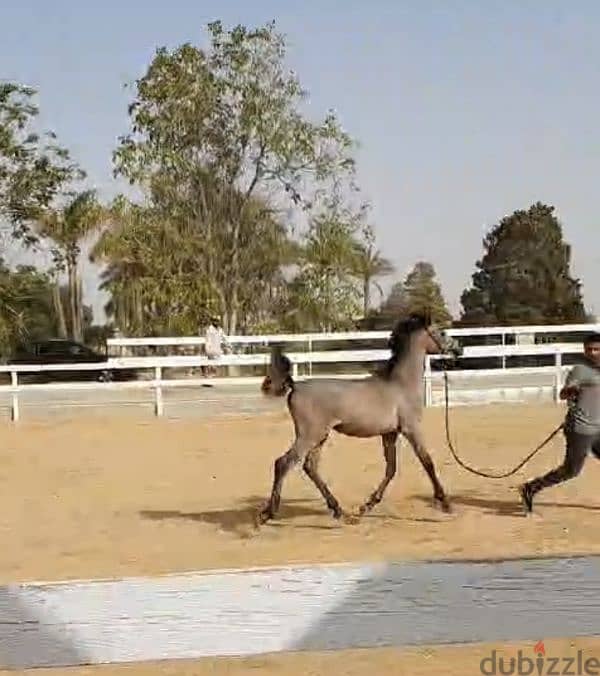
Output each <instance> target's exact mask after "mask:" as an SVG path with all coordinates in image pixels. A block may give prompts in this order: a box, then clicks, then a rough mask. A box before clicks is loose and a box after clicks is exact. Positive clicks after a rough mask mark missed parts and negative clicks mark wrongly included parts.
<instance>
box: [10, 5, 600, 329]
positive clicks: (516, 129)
mask: <svg viewBox="0 0 600 676" xmlns="http://www.w3.org/2000/svg"><path fill="white" fill-rule="evenodd" d="M2 19H3V24H4V30H3V32H2V41H0V64H1V68H0V78H1V79H8V80H17V81H19V82H21V83H23V84H27V85H30V86H33V87H35V88H36V89H37V90H38V91H39V104H40V107H41V111H42V114H41V116H40V121H41V123H43V125H44V126H45V127H48V128H51V129H53V130H54V131H56V133H57V134H58V137H59V139H60V141H61V143H62V144H63V145H66V146H67V147H68V148H69V149H70V150H71V152H72V154H73V155H74V157H75V158H76V159H77V160H78V162H79V163H80V164H81V165H82V166H83V167H84V168H85V169H86V171H87V172H88V174H89V181H90V184H91V185H92V186H93V187H95V188H97V190H98V191H99V194H100V196H101V197H103V198H105V199H109V198H110V197H112V196H113V195H114V194H116V193H117V192H119V191H120V190H122V189H123V186H122V185H119V183H118V182H117V181H115V179H113V177H112V165H111V162H112V160H111V155H112V151H113V150H114V148H115V146H116V145H117V140H118V137H119V135H122V134H126V133H127V132H128V130H129V119H128V116H127V105H128V103H129V101H130V100H131V97H132V95H133V92H132V91H131V90H129V91H128V90H126V89H125V88H124V85H126V84H127V83H132V82H133V81H134V80H135V79H136V78H138V77H140V76H142V75H143V73H144V72H145V69H146V68H147V66H148V64H149V63H150V61H151V59H152V57H153V54H154V52H155V50H156V48H157V47H159V46H166V47H168V48H173V47H176V46H177V45H179V44H181V43H183V42H187V41H191V42H193V43H195V44H199V45H201V46H204V45H206V32H205V27H206V24H207V23H208V22H210V21H213V20H215V19H221V20H222V21H223V23H224V24H225V26H226V27H231V26H233V25H236V24H238V23H242V24H245V25H248V26H257V25H260V24H263V23H264V22H266V21H270V20H272V19H273V20H275V21H276V25H277V29H278V30H279V31H281V32H283V33H284V34H285V35H286V39H287V44H288V55H287V59H288V64H289V66H290V67H291V68H293V69H294V70H295V71H296V72H297V73H298V75H299V77H300V79H301V82H302V84H303V85H304V87H305V88H306V89H307V90H308V91H309V94H310V106H309V107H308V111H309V113H310V115H311V116H312V115H314V116H315V118H319V117H322V116H323V115H324V114H325V112H326V111H327V110H328V109H329V108H334V109H335V110H336V111H337V113H338V115H339V117H340V120H341V123H342V125H343V127H344V128H345V130H346V131H348V132H349V133H350V134H351V135H352V136H353V137H354V138H355V139H356V140H357V141H358V143H359V150H358V152H357V161H358V180H359V183H360V185H361V188H362V191H363V195H364V197H365V199H368V200H369V201H370V202H371V203H372V205H373V210H372V221H373V223H374V225H375V228H376V232H377V239H378V245H379V247H380V249H381V250H382V252H383V253H384V255H386V256H387V257H388V258H390V259H391V260H392V261H393V262H394V263H395V265H396V267H397V273H396V277H395V278H394V277H393V278H390V279H388V280H387V282H386V287H387V288H389V285H390V284H391V283H392V282H393V281H395V280H396V279H401V278H403V277H404V276H405V275H406V273H407V272H408V271H409V269H410V268H411V267H412V266H413V265H414V263H415V262H416V261H418V260H423V259H424V260H429V261H431V262H432V263H433V265H434V266H435V268H436V270H437V273H438V277H439V280H440V283H441V284H442V288H443V291H444V295H445V297H446V300H447V302H448V304H449V307H450V309H451V310H452V312H453V313H458V312H459V310H460V303H459V300H460V294H461V292H462V290H463V289H464V288H465V286H467V285H468V284H469V283H470V278H471V274H472V273H473V271H474V266H475V261H476V260H477V259H478V258H480V256H481V255H482V239H483V237H484V235H485V233H486V231H487V230H489V228H490V227H492V226H493V225H494V224H495V223H497V222H498V221H499V220H500V219H501V218H503V217H504V216H506V215H508V214H510V213H512V212H513V211H514V210H515V209H527V208H528V207H529V206H530V205H531V204H532V203H533V202H536V201H538V200H540V201H542V202H545V203H548V204H552V205H554V206H555V207H556V213H557V215H558V217H559V219H560V220H561V222H562V224H563V228H564V236H565V239H566V241H567V242H568V243H570V244H571V245H572V274H573V275H574V276H576V277H579V278H580V279H581V280H582V282H583V293H584V300H585V303H586V306H587V308H588V310H590V311H592V312H593V313H595V314H600V226H599V220H600V219H599V216H600V185H599V184H598V180H599V178H600V129H599V125H600V86H598V85H599V80H600V40H598V37H597V29H598V26H600V3H597V2H595V1H594V0H590V1H589V2H588V1H585V0H572V1H571V2H569V3H566V2H563V1H562V0H561V1H558V0H546V1H545V2H543V3H542V2H539V1H537V0H519V1H518V2H516V1H513V0H503V1H502V2H500V0H497V1H494V0H487V1H486V2H479V1H478V0H472V1H469V2H468V1H461V0H455V1H451V0H447V1H441V0H440V1H438V2H435V1H433V0H414V1H413V2H403V1H402V0H371V2H364V0H343V1H342V0H337V2H334V1H333V0H329V1H327V0H321V2H316V1H314V0H305V1H304V2H301V3H300V2H299V3H289V2H288V3H284V2H282V1H281V0H279V2H275V1H271V0H253V2H243V1H242V0H238V1H233V0H230V1H227V0H220V1H215V0H202V2H199V1H198V0H170V2H168V3H153V2H141V0H138V1H137V2H133V1H129V2H128V1H127V0H121V1H120V2H116V1H115V0H104V1H103V2H101V3H97V2H93V3H92V2H80V1H79V2H75V1H73V0H52V2H48V3H46V2H43V0H38V1H35V0H20V2H18V3H17V2H16V1H15V0H12V1H11V0H7V2H6V3H4V6H3V7H2ZM97 283H98V280H97V270H96V269H95V268H89V269H87V270H86V274H85V283H84V294H85V296H86V302H89V303H92V305H93V307H94V313H95V319H96V320H98V319H101V318H102V316H103V312H102V305H103V303H104V302H105V300H106V299H105V298H103V297H102V296H100V295H99V294H98V292H97V290H96V288H97Z"/></svg>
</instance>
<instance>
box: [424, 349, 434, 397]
mask: <svg viewBox="0 0 600 676" xmlns="http://www.w3.org/2000/svg"><path fill="white" fill-rule="evenodd" d="M432 399H433V393H432V388H431V357H430V356H429V355H427V357H426V359H425V407H429V406H431V402H432Z"/></svg>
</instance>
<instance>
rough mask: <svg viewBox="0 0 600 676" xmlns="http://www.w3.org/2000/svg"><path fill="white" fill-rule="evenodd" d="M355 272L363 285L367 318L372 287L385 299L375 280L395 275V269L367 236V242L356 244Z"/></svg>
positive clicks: (364, 314) (364, 310)
mask: <svg viewBox="0 0 600 676" xmlns="http://www.w3.org/2000/svg"><path fill="white" fill-rule="evenodd" d="M354 271H355V272H354V274H355V275H356V276H357V277H358V278H359V279H360V280H361V283H362V289H363V291H362V295H363V316H364V317H366V316H367V314H368V313H369V309H370V307H371V286H372V285H374V286H375V288H376V289H377V290H378V291H379V294H380V296H381V297H383V290H382V288H381V286H379V284H378V283H377V282H376V281H375V280H376V279H377V278H378V277H386V276H387V275H391V274H393V273H394V271H395V267H394V264H393V263H392V262H391V261H390V260H389V259H387V258H385V257H384V256H383V255H382V254H381V252H380V251H379V250H378V249H377V248H376V247H375V244H374V242H373V240H372V238H371V237H368V236H367V238H366V241H365V242H357V244H356V250H355V255H354Z"/></svg>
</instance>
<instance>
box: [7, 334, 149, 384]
mask: <svg viewBox="0 0 600 676" xmlns="http://www.w3.org/2000/svg"><path fill="white" fill-rule="evenodd" d="M106 361H107V357H106V356H105V355H102V354H100V353H98V352H95V351H94V350H91V349H90V348H89V347H86V346H85V345H82V344H81V343H77V342H75V341H72V340H63V339H60V338H54V339H50V340H43V341H36V342H33V343H29V344H27V345H22V346H21V347H19V348H18V349H17V351H16V352H15V354H14V356H13V358H12V359H10V360H9V361H8V363H9V364H28V365H37V364H102V363H104V362H106ZM135 379H136V371H135V370H134V369H116V368H109V367H108V365H107V368H106V369H100V370H81V371H78V370H70V369H69V370H64V371H62V370H56V371H55V370H52V371H42V372H39V373H22V374H21V373H20V374H19V380H21V381H25V382H27V381H28V382H38V383H39V382H48V381H52V380H58V381H65V380H66V381H69V380H71V381H72V380H76V381H81V380H83V381H86V380H87V381H97V382H110V381H112V380H135Z"/></svg>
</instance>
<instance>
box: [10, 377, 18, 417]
mask: <svg viewBox="0 0 600 676" xmlns="http://www.w3.org/2000/svg"><path fill="white" fill-rule="evenodd" d="M10 384H11V385H12V388H13V391H12V396H11V402H12V403H11V409H10V419H11V420H12V421H13V422H18V421H19V393H18V391H17V387H18V386H19V374H18V373H17V371H11V372H10Z"/></svg>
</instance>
